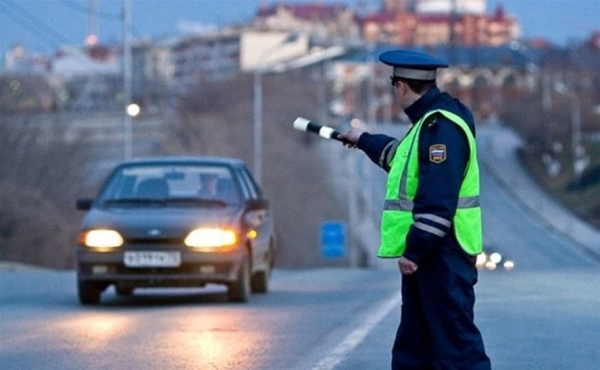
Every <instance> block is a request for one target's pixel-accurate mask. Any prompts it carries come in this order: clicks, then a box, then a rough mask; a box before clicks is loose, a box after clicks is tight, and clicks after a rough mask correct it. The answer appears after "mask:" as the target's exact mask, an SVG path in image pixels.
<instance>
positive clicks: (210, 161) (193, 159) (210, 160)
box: [118, 156, 245, 167]
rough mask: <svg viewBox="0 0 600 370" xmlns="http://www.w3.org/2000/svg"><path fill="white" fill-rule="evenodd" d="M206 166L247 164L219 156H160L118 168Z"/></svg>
mask: <svg viewBox="0 0 600 370" xmlns="http://www.w3.org/2000/svg"><path fill="white" fill-rule="evenodd" d="M171 163H177V164H205V165H226V166H235V167H245V162H244V161H242V160H241V159H239V158H233V157H218V156H159V157H140V158H133V159H128V160H125V161H122V162H120V163H119V165H118V167H121V166H129V165H135V164H143V165H146V164H171Z"/></svg>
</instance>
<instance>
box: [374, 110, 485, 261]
mask: <svg viewBox="0 0 600 370" xmlns="http://www.w3.org/2000/svg"><path fill="white" fill-rule="evenodd" d="M435 113H439V114H442V115H444V117H446V118H447V119H448V120H450V121H451V122H453V123H455V124H456V125H458V126H459V127H460V128H461V129H462V130H463V132H464V133H465V135H466V137H467V139H468V142H469V148H470V157H469V162H468V164H467V168H466V170H465V176H464V178H463V181H462V184H461V187H460V192H459V199H458V204H457V209H456V214H455V216H454V219H453V220H452V223H453V224H454V231H455V234H456V238H457V240H458V242H459V244H460V245H461V247H462V248H463V249H464V250H465V251H466V252H467V253H468V254H470V255H476V254H478V253H481V252H482V250H483V237H482V226H481V208H480V205H479V166H478V163H477V149H476V148H477V146H476V142H475V138H474V136H473V133H472V132H471V129H470V128H469V126H468V125H467V123H466V122H465V121H464V120H463V119H462V118H461V117H459V116H457V115H456V114H454V113H451V112H448V111H445V110H436V111H432V112H429V113H427V114H426V115H425V116H424V117H423V118H422V119H420V120H419V121H418V122H417V123H416V124H415V125H414V126H413V128H412V129H411V130H410V131H409V132H408V134H407V135H406V137H405V138H404V139H403V140H402V141H401V142H400V144H399V145H398V148H397V149H396V154H395V156H394V158H393V159H392V161H391V162H390V166H391V169H390V172H389V175H388V182H387V192H386V201H385V204H384V209H383V216H382V223H381V245H380V247H379V252H378V256H379V257H382V258H388V257H400V256H402V254H403V253H404V251H405V249H406V236H407V235H408V231H409V229H410V226H411V225H413V222H416V221H417V218H418V215H413V214H412V210H413V206H414V203H413V199H414V197H415V194H416V192H417V189H418V182H419V160H418V156H419V143H418V138H419V135H418V133H419V132H420V130H421V128H422V126H423V124H424V122H426V121H427V119H428V118H429V117H430V116H431V115H432V114H435ZM431 216H433V215H430V217H431ZM437 218H438V219H439V217H437ZM443 221H444V222H445V223H447V222H448V221H446V220H443ZM436 222H438V223H441V224H444V222H440V221H439V220H437V221H436ZM447 226H450V225H447ZM434 234H435V235H438V236H442V235H439V233H438V234H436V233H434Z"/></svg>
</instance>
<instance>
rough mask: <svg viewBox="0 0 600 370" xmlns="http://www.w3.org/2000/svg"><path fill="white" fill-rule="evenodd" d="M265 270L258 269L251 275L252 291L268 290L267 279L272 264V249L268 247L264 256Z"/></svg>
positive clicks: (269, 277) (265, 291)
mask: <svg viewBox="0 0 600 370" xmlns="http://www.w3.org/2000/svg"><path fill="white" fill-rule="evenodd" d="M266 259H267V261H266V263H265V266H266V268H265V270H263V271H258V272H256V273H255V274H254V275H252V293H267V292H268V291H269V280H270V279H271V267H272V266H273V251H272V250H271V248H269V251H268V252H267V256H266Z"/></svg>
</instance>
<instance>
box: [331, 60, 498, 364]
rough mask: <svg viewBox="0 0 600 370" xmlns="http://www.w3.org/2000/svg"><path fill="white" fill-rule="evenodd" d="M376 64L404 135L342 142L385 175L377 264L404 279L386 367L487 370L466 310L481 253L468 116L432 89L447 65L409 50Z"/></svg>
mask: <svg viewBox="0 0 600 370" xmlns="http://www.w3.org/2000/svg"><path fill="white" fill-rule="evenodd" d="M379 59H380V61H382V62H383V63H385V64H387V65H389V66H392V67H393V73H392V76H391V77H390V78H391V81H392V85H393V86H394V88H395V94H396V98H397V101H398V102H399V103H400V105H401V108H402V109H403V110H404V112H405V113H406V115H407V116H408V117H409V119H410V121H411V122H412V127H411V128H410V130H409V131H408V133H407V134H406V136H405V137H404V138H403V139H402V140H397V139H395V138H393V137H390V136H387V135H382V134H370V133H368V132H363V131H361V130H357V129H351V130H349V131H348V132H345V133H343V134H342V135H341V136H340V137H341V138H342V139H346V140H347V143H346V144H345V145H347V146H349V147H355V148H359V149H361V150H362V151H364V152H365V154H366V155H367V156H368V157H369V158H370V159H371V160H372V161H373V162H374V163H375V164H377V165H379V166H380V167H382V168H383V169H384V170H385V171H387V172H388V181H387V192H386V201H385V205H384V210H383V216H382V225H381V245H380V248H379V252H378V256H379V257H382V258H398V267H399V269H400V272H401V274H402V275H403V278H402V309H401V313H402V316H401V321H400V325H399V327H398V331H397V333H396V339H395V341H394V345H393V348H392V369H460V370H467V369H490V368H491V364H490V360H489V358H488V356H487V355H486V353H485V349H484V345H483V340H482V337H481V334H480V332H479V329H478V328H477V326H476V325H475V323H474V312H473V308H474V305H475V292H474V286H475V284H476V282H477V269H476V267H475V263H474V261H475V256H476V255H477V254H479V253H481V251H482V227H481V210H480V208H479V169H478V164H477V150H476V143H475V124H474V120H473V116H472V114H471V112H470V111H469V109H468V108H467V107H466V106H465V105H464V104H462V103H461V102H460V101H459V100H457V99H455V98H453V97H452V96H451V95H449V94H448V93H444V92H441V91H440V90H439V88H438V87H437V86H436V72H437V69H438V68H445V67H448V65H447V63H446V62H445V61H443V60H441V59H438V58H434V57H432V56H430V55H427V54H423V53H419V52H415V51H409V50H392V51H387V52H384V53H383V54H381V55H380V57H379Z"/></svg>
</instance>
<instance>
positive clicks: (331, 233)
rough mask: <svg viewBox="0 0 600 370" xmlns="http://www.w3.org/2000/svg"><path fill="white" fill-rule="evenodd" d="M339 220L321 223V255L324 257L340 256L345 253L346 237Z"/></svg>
mask: <svg viewBox="0 0 600 370" xmlns="http://www.w3.org/2000/svg"><path fill="white" fill-rule="evenodd" d="M344 234H345V232H344V225H343V224H342V223H341V222H334V221H330V222H323V223H322V224H321V255H322V256H323V257H325V258H342V257H344V256H345V255H346V238H345V237H344Z"/></svg>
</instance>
